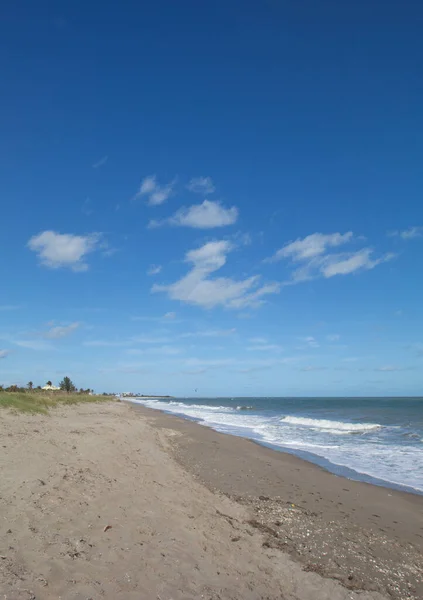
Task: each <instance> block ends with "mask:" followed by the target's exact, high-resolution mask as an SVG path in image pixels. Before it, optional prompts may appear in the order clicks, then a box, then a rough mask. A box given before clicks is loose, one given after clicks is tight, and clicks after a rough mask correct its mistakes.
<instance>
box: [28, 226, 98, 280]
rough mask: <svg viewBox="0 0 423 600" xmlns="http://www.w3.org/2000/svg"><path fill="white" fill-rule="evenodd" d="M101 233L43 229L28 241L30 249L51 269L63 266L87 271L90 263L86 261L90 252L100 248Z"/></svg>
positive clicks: (73, 269)
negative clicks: (62, 231) (77, 232)
mask: <svg viewBox="0 0 423 600" xmlns="http://www.w3.org/2000/svg"><path fill="white" fill-rule="evenodd" d="M100 239H101V235H100V234H98V233H91V234H89V235H85V236H84V235H73V234H68V233H64V234H62V233H56V232H55V231H43V232H42V233H40V234H38V235H34V236H33V237H32V238H31V239H30V240H29V242H28V247H29V249H30V250H32V251H33V252H35V253H36V254H37V256H38V259H39V261H40V263H41V264H42V265H44V266H45V267H49V268H50V269H59V268H61V267H64V268H66V267H67V268H69V269H72V271H86V270H87V269H88V265H87V264H86V263H85V262H84V259H85V257H86V256H87V254H89V253H90V252H94V250H96V249H98V248H99V243H100Z"/></svg>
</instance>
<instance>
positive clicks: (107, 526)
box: [103, 525, 112, 532]
mask: <svg viewBox="0 0 423 600" xmlns="http://www.w3.org/2000/svg"><path fill="white" fill-rule="evenodd" d="M111 528H112V526H111V525H106V526H105V528H104V529H103V531H104V532H106V531H108V530H109V529H111Z"/></svg>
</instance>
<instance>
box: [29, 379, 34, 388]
mask: <svg viewBox="0 0 423 600" xmlns="http://www.w3.org/2000/svg"><path fill="white" fill-rule="evenodd" d="M33 387H34V384H33V383H32V381H28V389H29V390H32V388H33Z"/></svg>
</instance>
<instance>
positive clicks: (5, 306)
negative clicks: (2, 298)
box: [0, 304, 21, 311]
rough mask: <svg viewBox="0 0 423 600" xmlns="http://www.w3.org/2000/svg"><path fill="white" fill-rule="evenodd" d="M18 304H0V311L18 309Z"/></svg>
mask: <svg viewBox="0 0 423 600" xmlns="http://www.w3.org/2000/svg"><path fill="white" fill-rule="evenodd" d="M20 308H21V306H20V305H19V304H0V311H9V310H19V309H20Z"/></svg>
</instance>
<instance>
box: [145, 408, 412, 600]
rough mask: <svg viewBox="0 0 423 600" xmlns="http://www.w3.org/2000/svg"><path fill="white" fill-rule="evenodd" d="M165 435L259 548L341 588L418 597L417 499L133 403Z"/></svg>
mask: <svg viewBox="0 0 423 600" xmlns="http://www.w3.org/2000/svg"><path fill="white" fill-rule="evenodd" d="M134 410H136V411H141V412H142V414H143V415H146V416H148V417H149V420H150V422H151V423H152V424H154V425H155V426H156V427H157V428H159V429H161V430H167V429H170V430H171V431H175V432H177V433H178V435H174V436H173V437H172V440H173V442H172V447H173V452H174V456H175V457H176V458H177V460H178V462H179V463H180V464H182V465H183V466H184V468H186V469H188V470H189V471H190V472H191V473H193V474H194V475H195V477H196V478H197V479H198V480H200V481H201V482H202V483H204V484H205V485H207V486H208V487H209V489H211V490H213V491H215V492H221V493H224V494H226V495H227V496H228V497H229V498H231V499H233V500H236V501H237V502H238V503H240V504H241V505H243V506H246V507H247V508H248V509H249V511H250V512H251V519H250V521H251V522H254V523H255V526H256V527H257V528H258V529H259V530H261V531H262V533H263V535H264V538H265V540H264V543H265V545H267V546H268V547H269V548H275V549H276V548H277V549H280V550H283V551H284V552H288V553H289V554H290V555H291V557H293V558H295V559H296V560H298V561H299V562H300V563H301V564H303V565H304V567H305V568H306V569H308V570H312V571H316V572H318V573H321V574H324V575H325V576H328V577H332V578H336V579H338V580H340V581H342V583H343V584H344V585H345V586H347V587H348V588H350V589H368V590H378V591H380V592H381V593H384V594H389V595H391V596H392V597H394V598H401V599H405V598H423V497H422V496H418V495H414V494H409V493H407V492H400V491H396V490H392V489H389V488H384V487H380V486H375V485H372V484H368V483H362V482H358V481H351V480H348V479H346V478H344V477H339V476H337V475H334V474H332V473H329V472H327V471H325V470H324V469H322V468H320V467H318V466H316V465H314V464H312V463H309V462H306V461H304V460H302V459H300V458H298V457H296V456H293V455H291V454H287V453H283V452H277V451H274V450H271V449H268V448H265V447H263V446H260V445H258V444H256V443H255V442H252V441H249V440H246V439H243V438H238V437H235V436H230V435H226V434H220V433H217V432H215V431H213V430H212V429H210V428H208V427H204V426H201V425H198V424H197V423H194V422H192V421H188V420H185V419H182V418H179V417H175V416H174V415H167V414H164V413H161V412H159V411H156V410H152V409H148V408H144V407H139V406H136V407H135V408H134Z"/></svg>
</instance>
